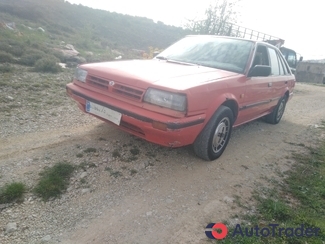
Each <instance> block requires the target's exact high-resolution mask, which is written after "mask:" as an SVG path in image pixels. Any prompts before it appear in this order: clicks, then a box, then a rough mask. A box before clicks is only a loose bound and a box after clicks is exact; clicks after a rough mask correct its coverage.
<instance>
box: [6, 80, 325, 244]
mask: <svg viewBox="0 0 325 244" xmlns="http://www.w3.org/2000/svg"><path fill="white" fill-rule="evenodd" d="M324 104H325V87H324V86H314V85H306V84H297V86H296V90H295V95H294V97H293V99H292V100H291V101H290V102H289V103H288V105H287V108H286V112H285V115H284V117H283V119H282V121H281V122H280V124H278V125H270V124H266V123H264V122H263V121H255V122H252V123H249V124H247V125H244V126H241V127H239V128H236V129H235V130H234V131H233V134H232V138H231V140H230V143H229V145H228V147H227V149H226V151H225V153H224V154H223V155H222V157H221V158H220V159H218V160H216V161H213V162H205V161H202V160H200V159H198V158H197V157H195V156H194V154H193V152H192V151H191V148H190V147H186V148H181V149H168V148H163V147H159V146H156V145H153V144H150V143H147V142H145V141H143V140H139V139H137V138H135V137H133V136H130V135H128V134H126V133H123V132H120V131H117V130H116V129H115V128H113V127H111V126H109V125H107V124H105V123H102V122H100V121H98V120H96V119H92V118H90V117H88V116H87V115H83V114H81V113H80V112H79V111H78V110H77V109H76V108H75V104H73V103H71V104H69V106H68V108H70V106H72V108H71V110H64V109H62V108H61V110H60V111H61V112H60V118H59V119H56V122H55V123H54V122H53V119H49V118H47V121H46V122H45V123H47V125H48V127H46V128H45V127H42V126H43V125H39V126H36V127H35V126H34V127H33V126H32V128H34V129H31V130H29V131H28V132H26V133H15V130H12V131H13V132H12V133H9V134H8V133H7V134H6V135H5V136H3V137H2V138H1V141H0V170H1V171H0V172H1V175H0V176H1V177H0V186H2V185H4V184H5V183H8V182H11V181H14V180H15V181H17V180H20V181H23V182H24V183H26V184H27V185H28V186H29V187H30V188H32V187H33V186H34V185H35V182H36V180H37V178H38V177H39V176H38V173H39V172H40V171H41V170H42V169H43V168H44V166H50V165H53V164H55V163H57V162H60V161H67V162H70V163H72V164H74V165H80V164H83V165H85V166H86V167H83V168H79V169H77V170H76V171H75V174H74V177H73V179H72V180H71V184H70V185H71V186H70V187H69V189H68V191H67V193H65V194H64V196H63V197H62V198H61V199H57V200H54V201H51V202H47V203H43V202H42V201H40V200H39V199H37V198H35V196H33V195H32V194H31V193H28V194H27V195H26V199H25V202H24V204H22V205H14V206H11V207H8V208H6V209H4V210H2V212H1V216H0V228H1V229H3V231H2V230H1V229H0V243H40V242H48V243H59V242H60V243H67V244H70V243H71V244H72V243H78V244H79V243H211V242H210V241H209V240H208V239H207V238H206V236H205V234H204V228H205V226H206V225H207V224H208V223H211V222H219V221H224V220H228V221H229V222H231V223H237V222H239V221H240V220H239V219H236V218H233V217H232V216H233V214H236V213H239V212H240V211H242V210H241V209H239V208H238V207H237V204H236V202H237V201H238V200H240V201H241V203H242V204H244V205H251V204H252V202H251V198H250V197H251V193H252V191H253V190H254V189H257V187H260V186H262V185H265V186H267V185H268V184H269V182H270V179H272V178H277V177H278V176H277V174H278V173H279V172H280V173H281V172H284V171H286V170H288V169H289V168H290V166H291V165H292V164H293V163H294V162H293V161H292V160H291V159H290V154H291V153H292V151H300V150H303V148H302V147H301V145H306V146H309V145H314V144H315V143H316V142H317V138H318V135H317V133H318V130H317V129H316V128H315V127H317V125H319V124H320V122H321V121H322V120H324V119H325V106H324ZM35 123H36V124H37V123H40V122H39V121H38V120H37V119H36V120H35ZM6 125H7V124H6ZM50 125H51V126H50ZM315 125H316V126H315ZM21 126H22V127H23V126H27V125H25V124H23V125H21ZM28 126H29V128H30V127H31V126H30V125H28ZM6 128H7V127H6ZM3 134H4V133H3ZM87 148H95V149H96V152H91V153H87V152H85V151H87V150H85V149H87ZM134 148H136V149H137V150H138V151H134V150H133V151H132V150H131V149H134ZM114 152H115V157H114V156H113V155H114ZM116 152H119V154H120V155H119V156H116ZM135 152H136V153H135ZM250 211H254V208H252V209H251V210H250ZM12 222H14V223H17V230H15V231H14V232H12V233H10V234H8V233H6V232H5V229H6V225H7V224H8V223H12ZM1 231H2V232H1Z"/></svg>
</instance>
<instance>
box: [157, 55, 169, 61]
mask: <svg viewBox="0 0 325 244" xmlns="http://www.w3.org/2000/svg"><path fill="white" fill-rule="evenodd" d="M156 59H160V60H167V58H166V57H164V56H157V57H156Z"/></svg>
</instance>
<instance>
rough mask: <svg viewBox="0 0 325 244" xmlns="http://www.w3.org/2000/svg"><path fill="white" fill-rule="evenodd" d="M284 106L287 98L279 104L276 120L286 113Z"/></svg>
mask: <svg viewBox="0 0 325 244" xmlns="http://www.w3.org/2000/svg"><path fill="white" fill-rule="evenodd" d="M284 107H285V100H284V99H282V101H281V103H280V105H279V108H278V113H277V116H276V120H277V121H279V120H280V119H281V117H282V115H283V113H284Z"/></svg>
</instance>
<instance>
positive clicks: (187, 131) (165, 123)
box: [66, 83, 205, 147]
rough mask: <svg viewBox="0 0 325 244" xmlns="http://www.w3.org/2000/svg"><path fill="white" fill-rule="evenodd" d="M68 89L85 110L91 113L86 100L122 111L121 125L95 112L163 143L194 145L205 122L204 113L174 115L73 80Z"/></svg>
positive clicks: (135, 132)
mask: <svg viewBox="0 0 325 244" xmlns="http://www.w3.org/2000/svg"><path fill="white" fill-rule="evenodd" d="M66 90H67V94H68V95H69V96H70V97H71V98H72V99H73V100H74V101H76V102H77V103H78V106H79V108H80V109H81V110H82V111H83V112H85V113H87V112H86V109H85V106H86V101H90V102H93V103H96V104H99V105H101V106H104V107H107V108H110V109H112V110H114V111H116V112H119V113H121V114H122V117H121V122H120V125H115V124H114V123H112V122H110V121H108V120H106V119H104V118H101V117H98V116H96V115H93V114H91V115H92V116H95V117H97V118H99V119H101V120H103V121H105V122H108V123H110V124H112V125H114V126H116V127H117V128H119V129H121V130H124V131H126V132H128V133H131V134H133V135H135V136H138V137H141V138H143V139H145V140H147V141H150V142H153V143H156V144H159V145H162V146H167V147H181V146H186V145H190V144H192V143H193V142H194V140H195V138H196V137H197V136H198V134H199V133H200V131H201V130H202V128H203V125H204V120H205V115H204V114H201V115H196V116H191V117H183V118H174V117H170V116H167V115H163V114H159V113H157V112H153V111H150V110H147V109H144V108H141V107H139V106H136V105H134V104H132V103H127V102H124V101H120V100H118V99H115V98H112V97H109V96H106V95H103V94H100V93H97V92H94V91H91V90H87V89H85V88H82V87H80V86H77V85H75V84H74V83H69V84H68V85H67V86H66Z"/></svg>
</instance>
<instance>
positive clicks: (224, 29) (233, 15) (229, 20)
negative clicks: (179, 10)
mask: <svg viewBox="0 0 325 244" xmlns="http://www.w3.org/2000/svg"><path fill="white" fill-rule="evenodd" d="M239 1H240V0H233V1H231V0H230V1H229V0H215V1H214V3H212V4H210V5H209V7H208V8H207V9H206V10H205V16H204V17H203V18H202V19H200V20H196V19H193V20H189V21H188V23H187V24H186V26H185V27H186V28H188V29H190V30H191V31H193V32H195V33H197V34H209V35H232V24H235V23H237V11H236V5H237V4H238V3H239Z"/></svg>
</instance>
